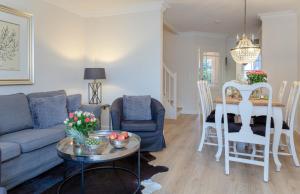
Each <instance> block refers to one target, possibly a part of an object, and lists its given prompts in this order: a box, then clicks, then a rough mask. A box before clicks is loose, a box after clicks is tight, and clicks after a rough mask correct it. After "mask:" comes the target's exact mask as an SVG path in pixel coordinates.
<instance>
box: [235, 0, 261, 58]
mask: <svg viewBox="0 0 300 194" xmlns="http://www.w3.org/2000/svg"><path fill="white" fill-rule="evenodd" d="M246 14H247V0H245V15H244V34H243V36H242V38H241V39H239V41H238V43H237V45H236V47H235V48H233V49H231V51H230V54H231V56H232V58H233V60H234V61H235V62H236V63H238V64H248V63H252V62H254V61H255V60H256V59H257V57H258V55H259V53H260V47H259V46H257V45H254V44H253V43H252V41H251V40H250V39H249V38H248V37H247V35H246V24H247V23H246Z"/></svg>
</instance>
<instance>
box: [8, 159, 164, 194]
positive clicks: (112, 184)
mask: <svg viewBox="0 0 300 194" xmlns="http://www.w3.org/2000/svg"><path fill="white" fill-rule="evenodd" d="M136 159H137V158H136V155H133V156H131V157H128V158H124V159H121V160H119V161H116V163H115V164H116V166H120V167H126V168H128V169H131V170H136V168H137V161H136ZM155 159H156V158H155V157H154V156H152V155H151V154H149V153H142V158H141V181H142V183H141V188H140V191H139V194H152V193H153V192H155V191H157V190H160V189H161V187H162V186H161V185H160V184H159V183H156V182H153V181H152V180H151V177H152V176H153V175H155V174H158V173H162V172H167V171H168V168H167V167H165V166H153V165H150V164H149V162H150V161H153V160H155ZM107 165H111V163H106V164H101V165H92V166H89V168H90V167H98V166H107ZM67 166H68V168H67V169H68V170H67V175H70V174H76V173H78V172H79V166H78V164H76V163H68V165H67ZM64 169H65V167H64V165H63V164H61V165H59V166H57V167H55V168H53V169H51V170H49V171H47V172H45V173H43V174H41V175H39V176H38V177H35V178H33V179H31V180H29V181H26V182H25V183H23V184H21V185H19V186H17V187H15V188H13V189H12V190H10V191H8V194H27V193H28V194H41V193H42V194H56V193H57V188H58V187H59V185H60V183H61V182H62V181H63V176H64ZM135 188H136V179H135V177H134V176H132V175H130V174H127V173H125V172H123V171H119V170H112V169H107V170H106V169H102V170H97V171H88V172H86V173H85V193H86V194H101V193H103V194H132V193H133V191H134V190H135ZM79 190H80V176H76V177H74V179H72V180H71V181H69V182H67V183H66V184H65V185H64V187H63V188H62V190H61V193H62V194H76V193H79Z"/></svg>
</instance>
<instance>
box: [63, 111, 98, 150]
mask: <svg viewBox="0 0 300 194" xmlns="http://www.w3.org/2000/svg"><path fill="white" fill-rule="evenodd" d="M64 124H65V125H66V133H67V135H68V136H69V137H72V138H73V142H74V144H75V145H83V144H84V143H85V141H86V138H88V135H89V133H90V132H92V131H94V130H95V129H96V126H97V119H96V117H95V115H94V114H93V113H89V112H82V111H75V112H74V113H69V117H68V118H67V119H66V120H65V121H64Z"/></svg>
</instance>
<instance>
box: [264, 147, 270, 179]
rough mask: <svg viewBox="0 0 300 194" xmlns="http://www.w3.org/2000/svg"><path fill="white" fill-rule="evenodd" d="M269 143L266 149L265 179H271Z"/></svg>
mask: <svg viewBox="0 0 300 194" xmlns="http://www.w3.org/2000/svg"><path fill="white" fill-rule="evenodd" d="M269 150H270V148H269V145H265V149H264V181H265V182H268V181H269Z"/></svg>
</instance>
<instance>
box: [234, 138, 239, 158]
mask: <svg viewBox="0 0 300 194" xmlns="http://www.w3.org/2000/svg"><path fill="white" fill-rule="evenodd" d="M233 152H235V153H237V149H236V142H235V141H234V142H233ZM235 157H236V158H238V157H239V155H238V154H235Z"/></svg>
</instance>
